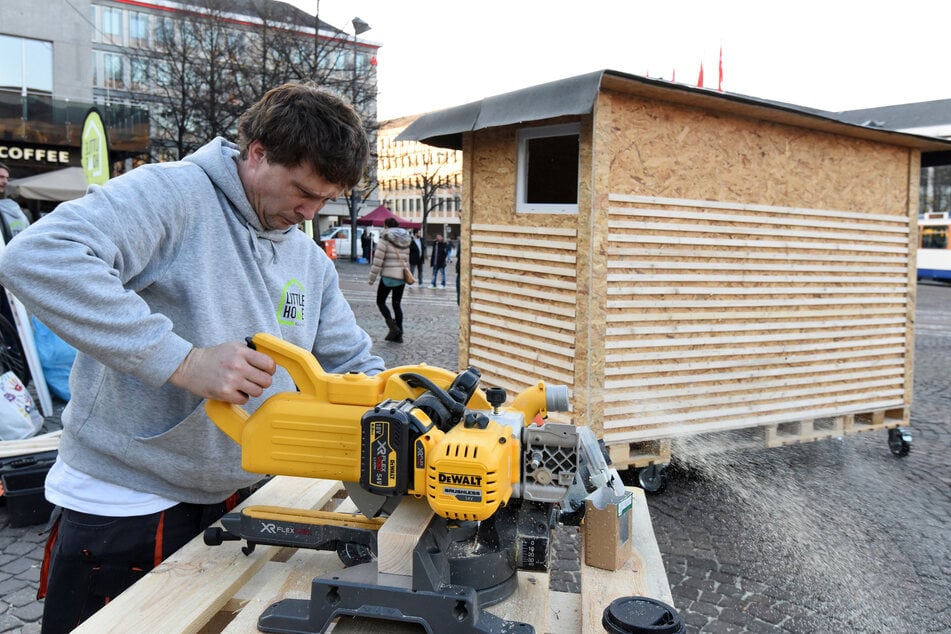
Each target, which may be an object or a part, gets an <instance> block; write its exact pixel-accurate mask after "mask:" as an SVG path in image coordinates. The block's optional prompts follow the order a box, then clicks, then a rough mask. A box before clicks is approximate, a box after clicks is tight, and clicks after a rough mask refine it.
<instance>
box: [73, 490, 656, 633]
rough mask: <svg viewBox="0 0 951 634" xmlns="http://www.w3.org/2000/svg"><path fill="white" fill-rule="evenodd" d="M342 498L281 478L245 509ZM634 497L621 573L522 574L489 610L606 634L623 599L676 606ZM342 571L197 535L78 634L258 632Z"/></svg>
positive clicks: (359, 622) (362, 625) (382, 627)
mask: <svg viewBox="0 0 951 634" xmlns="http://www.w3.org/2000/svg"><path fill="white" fill-rule="evenodd" d="M340 490H341V486H340V483H339V482H330V481H326V480H311V479H304V478H292V477H287V476H281V477H277V478H274V479H273V480H272V481H271V482H269V483H268V484H267V485H266V486H265V487H263V488H262V489H261V490H260V491H258V492H257V493H255V494H254V495H253V496H251V498H249V499H248V500H247V501H246V502H245V503H244V505H252V504H268V505H278V506H291V507H294V508H308V509H310V508H325V509H327V508H333V507H335V506H336V505H337V504H339V491H340ZM631 491H632V493H633V495H634V506H633V510H632V517H633V535H634V538H633V545H634V554H633V556H632V557H631V558H630V559H629V560H628V561H627V562H626V564H625V565H624V566H623V567H622V568H621V569H620V570H617V571H614V572H609V571H606V570H599V569H596V568H592V567H590V566H587V565H582V566H581V586H582V592H581V593H580V594H572V593H565V592H556V591H552V590H551V589H550V587H549V579H548V575H547V574H545V573H530V572H520V573H519V586H518V590H517V592H516V593H515V594H514V595H513V596H512V597H510V598H509V599H507V600H506V601H503V602H502V603H500V604H498V605H496V606H492V607H491V608H489V611H490V612H493V613H494V614H497V615H498V616H501V617H503V618H509V619H518V620H520V621H523V622H530V623H531V624H532V625H534V627H535V630H536V632H538V633H539V634H543V633H545V632H557V633H559V634H562V633H570V632H593V631H600V629H601V616H602V612H603V610H604V608H605V607H606V606H607V605H608V604H609V603H610V602H611V601H612V600H614V599H615V598H618V597H622V596H627V595H642V596H650V597H653V598H656V599H659V600H661V601H664V602H666V603H668V604H669V605H672V604H673V603H672V598H671V595H670V587H669V585H668V583H667V575H666V573H665V572H664V566H663V561H662V560H661V556H660V551H659V550H658V548H657V542H656V541H655V539H654V531H653V528H652V527H651V522H650V514H649V512H648V509H647V503H646V501H645V500H644V495H643V492H642V491H640V490H639V489H631ZM335 496H337V497H336V499H335ZM340 568H341V564H340V561H339V559H338V558H337V556H336V554H334V553H328V552H318V551H309V550H298V549H294V548H280V547H276V546H265V547H261V546H259V547H258V548H257V549H256V550H255V551H254V552H253V553H252V554H251V555H250V556H245V555H243V554H242V553H241V549H240V548H239V547H238V545H237V544H236V543H230V542H226V543H225V544H223V545H222V546H216V547H209V546H206V545H205V544H204V543H203V541H202V539H201V537H198V538H196V539H195V540H193V541H192V542H190V543H189V544H187V545H186V546H185V547H183V548H182V549H181V550H179V551H178V552H177V553H175V554H174V555H172V556H171V557H170V558H168V559H167V560H166V561H165V562H163V563H162V564H161V565H160V566H158V567H157V568H156V569H155V570H153V571H152V572H150V573H149V574H148V575H146V576H145V577H144V578H143V579H141V580H140V581H139V582H138V583H136V584H135V585H134V586H132V587H131V588H129V589H128V590H126V591H125V592H123V593H122V594H121V595H119V597H117V598H116V599H115V600H114V601H112V602H111V603H109V604H108V605H107V606H106V607H105V608H103V609H102V610H100V611H99V612H98V613H96V614H95V615H93V616H92V618H90V619H89V620H87V621H86V622H85V623H83V625H81V626H80V627H79V628H78V629H76V630H74V631H75V632H78V633H80V634H82V633H86V634H93V633H94V634H103V633H105V632H122V633H124V632H128V631H130V629H135V630H138V631H142V632H162V633H163V634H172V633H175V632H198V633H201V634H213V633H219V632H224V633H228V634H235V633H245V632H256V631H257V627H256V624H257V620H258V617H259V616H260V614H261V613H262V612H263V611H264V609H266V608H267V607H268V606H269V605H271V604H273V603H275V602H276V601H279V600H281V599H284V598H308V597H309V595H310V582H311V579H313V578H314V577H315V576H318V575H324V574H328V573H333V571H335V570H339V569H340ZM332 629H333V632H335V633H343V632H374V633H382V632H387V633H388V632H420V631H421V630H420V629H419V628H418V626H415V625H409V624H402V623H396V622H391V621H373V620H368V619H338V621H337V623H336V624H335V625H334V626H333V628H332Z"/></svg>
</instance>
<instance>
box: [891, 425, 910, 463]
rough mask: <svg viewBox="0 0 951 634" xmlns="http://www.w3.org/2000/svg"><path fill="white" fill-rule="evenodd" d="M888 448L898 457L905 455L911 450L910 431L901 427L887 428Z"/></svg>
mask: <svg viewBox="0 0 951 634" xmlns="http://www.w3.org/2000/svg"><path fill="white" fill-rule="evenodd" d="M888 449H889V450H890V451H891V452H892V454H893V455H895V456H897V457H899V458H904V457H905V456H907V455H908V452H909V451H911V433H910V432H909V431H908V430H907V429H904V428H902V427H896V428H894V429H889V430H888Z"/></svg>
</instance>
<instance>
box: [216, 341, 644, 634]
mask: <svg viewBox="0 0 951 634" xmlns="http://www.w3.org/2000/svg"><path fill="white" fill-rule="evenodd" d="M248 343H249V345H251V346H252V347H254V348H256V349H257V350H259V351H261V352H264V353H266V354H268V355H270V356H271V357H272V358H273V359H274V360H275V361H276V362H277V363H278V365H280V366H282V367H283V368H284V369H285V370H287V371H288V372H289V373H290V375H291V378H292V379H293V380H294V382H295V383H296V385H297V388H298V390H299V391H298V392H284V393H281V394H276V395H274V396H272V397H270V398H268V399H267V400H266V401H264V403H263V404H262V405H261V406H260V407H259V408H258V409H257V410H256V411H255V412H254V413H253V414H250V415H249V414H248V413H247V412H246V411H245V410H244V409H243V408H241V407H240V406H237V405H232V404H228V403H223V402H220V401H209V402H208V403H207V405H206V409H207V412H208V415H209V416H210V417H211V419H212V420H213V421H214V422H215V424H216V425H218V427H220V428H221V429H222V430H223V431H224V432H225V433H226V434H228V436H230V437H231V438H232V439H234V441H235V442H237V443H239V444H240V445H241V447H242V466H243V467H244V469H246V470H247V471H251V472H254V473H262V474H270V475H290V476H302V477H309V478H323V479H331V480H340V481H342V482H343V483H344V485H345V487H346V490H347V492H348V493H349V495H350V498H351V499H352V501H353V502H354V504H355V505H356V507H357V508H358V509H359V510H360V513H359V514H349V513H339V512H326V511H309V510H295V509H286V508H278V507H269V506H250V507H247V508H245V509H243V510H242V511H241V512H235V513H229V514H228V515H226V516H225V517H224V518H222V525H223V528H211V529H209V530H208V531H207V532H206V534H205V542H206V543H208V544H209V545H218V544H221V543H222V542H223V541H226V540H246V541H247V546H245V553H246V554H247V553H250V550H252V549H253V548H254V545H255V544H269V545H280V546H293V547H298V548H315V549H321V550H335V551H336V552H337V554H338V555H339V556H340V558H341V560H342V561H343V562H344V564H346V565H347V566H348V567H347V568H346V569H345V570H343V571H340V572H337V573H335V574H334V575H333V576H332V577H327V578H323V577H318V578H315V579H314V580H313V583H312V586H311V598H310V600H305V599H285V600H283V601H280V602H278V603H275V604H274V605H272V606H271V607H270V608H268V609H267V610H266V611H265V612H264V613H263V614H262V616H261V618H260V620H259V621H258V627H259V629H261V630H262V631H265V632H286V633H298V632H299V633H314V632H324V631H325V630H326V629H327V628H328V627H329V626H330V625H331V624H332V623H333V621H334V619H335V618H336V617H338V616H341V615H353V616H366V617H371V618H378V619H389V620H396V621H407V622H414V623H419V624H420V625H422V626H423V627H424V628H425V629H426V630H427V631H428V632H430V633H435V632H439V633H442V632H449V631H454V632H486V633H502V632H518V633H520V634H530V633H533V632H534V628H533V627H532V626H531V625H528V624H526V623H519V622H517V621H508V620H505V619H501V618H499V617H497V616H495V615H492V614H490V613H488V612H485V611H483V610H482V609H481V608H482V607H484V606H488V605H492V604H494V603H497V602H499V601H502V600H503V599H505V598H506V597H508V596H509V595H510V594H511V593H512V592H513V591H514V590H515V588H516V585H517V579H518V578H517V575H516V572H517V571H518V570H547V569H548V564H549V558H550V552H551V547H550V542H551V532H552V528H553V527H554V525H555V522H556V521H562V522H564V523H577V522H578V521H579V520H580V516H581V514H583V512H584V501H585V499H593V498H597V500H598V507H599V508H601V507H602V505H603V504H605V503H623V501H624V500H625V499H626V498H628V496H629V494H628V493H627V492H626V491H625V490H624V487H623V484H622V483H621V479H620V477H619V476H618V474H617V472H616V471H615V470H614V469H611V468H610V467H609V466H608V464H607V461H606V459H605V456H604V451H603V448H602V447H601V446H600V445H599V443H598V441H597V440H596V438H595V437H594V434H593V432H592V431H591V430H590V429H589V428H587V427H575V426H574V425H570V424H556V423H546V422H545V419H546V418H547V415H548V412H549V411H566V410H567V409H568V390H567V387H565V386H547V387H546V386H545V384H544V383H538V384H537V385H535V386H534V387H531V388H528V389H526V390H524V391H522V392H521V393H519V394H518V395H517V396H516V397H515V399H514V400H513V401H512V404H511V405H510V406H508V407H503V404H504V403H505V401H506V398H507V397H506V393H505V391H504V390H503V389H501V388H497V387H492V388H488V389H486V390H484V391H481V390H478V389H477V388H478V386H479V380H480V373H479V371H478V370H476V369H475V368H468V369H466V370H465V371H463V372H461V373H458V374H456V373H453V372H450V371H448V370H443V369H440V368H436V367H431V366H427V365H425V364H420V365H415V366H401V367H397V368H392V369H389V370H387V371H385V372H383V373H381V374H378V375H376V376H367V375H365V374H358V373H350V374H328V373H325V372H324V371H323V370H322V369H321V367H320V365H319V364H318V363H317V360H316V359H315V358H314V357H313V355H311V354H310V352H308V351H306V350H304V349H302V348H298V347H296V346H294V345H291V344H289V343H287V342H285V341H282V340H281V339H278V338H276V337H274V336H272V335H268V334H257V335H255V336H254V337H252V338H249V340H248ZM406 496H412V497H415V498H418V499H425V500H426V501H427V502H428V504H429V506H430V507H431V508H432V511H433V513H434V516H433V519H432V521H431V522H430V524H429V526H428V528H427V529H426V531H425V532H424V533H423V535H422V536H421V537H420V539H419V542H418V544H417V546H416V548H415V550H414V551H413V562H412V575H411V576H409V575H405V576H404V575H395V574H382V573H380V572H379V571H378V569H377V560H376V555H377V532H378V531H379V529H380V527H381V526H382V525H383V523H384V522H385V521H386V520H385V516H387V515H389V514H391V513H392V512H393V511H394V510H395V509H396V506H397V505H398V503H399V502H400V500H401V499H402V498H404V497H406Z"/></svg>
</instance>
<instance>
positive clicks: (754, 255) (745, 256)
mask: <svg viewBox="0 0 951 634" xmlns="http://www.w3.org/2000/svg"><path fill="white" fill-rule="evenodd" d="M725 255H726V254H724V253H723V251H720V250H713V249H675V248H658V247H630V246H623V245H622V244H615V243H610V244H609V245H608V256H610V257H618V256H638V257H640V256H646V257H650V258H652V260H651V261H652V262H654V261H657V258H661V259H662V261H666V262H673V261H676V260H673V258H683V259H687V260H695V259H697V258H722V257H724V256H725ZM728 256H729V257H730V259H733V260H781V261H783V262H789V261H793V262H795V261H797V260H802V261H807V262H849V263H863V264H864V263H880V264H896V265H902V268H906V267H907V265H908V258H907V257H903V256H894V255H868V254H862V253H854V254H853V253H850V254H848V255H846V254H841V253H827V252H822V253H797V252H795V251H789V252H786V251H763V250H750V251H746V250H743V249H733V250H731V251H730V252H729V254H728ZM889 268H890V267H889Z"/></svg>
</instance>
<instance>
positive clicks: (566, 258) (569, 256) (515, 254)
mask: <svg viewBox="0 0 951 634" xmlns="http://www.w3.org/2000/svg"><path fill="white" fill-rule="evenodd" d="M537 246H538V244H537V243H534V242H533V243H532V247H533V248H531V249H526V248H525V243H524V242H520V243H519V248H517V249H493V248H491V247H483V246H480V245H474V246H473V247H472V254H473V255H488V256H494V257H497V258H518V259H520V260H541V261H543V262H561V263H563V264H574V263H575V262H576V261H577V259H578V258H577V256H576V255H575V254H573V253H557V252H555V253H552V252H550V251H549V250H547V249H545V250H543V249H539V248H537Z"/></svg>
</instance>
